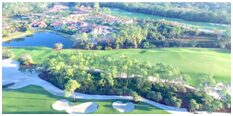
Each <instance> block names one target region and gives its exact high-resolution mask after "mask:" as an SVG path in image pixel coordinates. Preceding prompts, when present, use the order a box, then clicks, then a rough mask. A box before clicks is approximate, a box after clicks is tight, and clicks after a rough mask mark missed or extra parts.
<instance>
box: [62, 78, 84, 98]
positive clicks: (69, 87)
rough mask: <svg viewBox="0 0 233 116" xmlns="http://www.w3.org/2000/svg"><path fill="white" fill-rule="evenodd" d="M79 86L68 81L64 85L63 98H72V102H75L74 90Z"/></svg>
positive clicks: (74, 81) (75, 82)
mask: <svg viewBox="0 0 233 116" xmlns="http://www.w3.org/2000/svg"><path fill="white" fill-rule="evenodd" d="M80 86H81V85H80V84H79V83H78V82H77V81H76V80H72V79H70V80H69V81H68V82H67V83H66V84H65V97H69V96H71V95H72V96H73V100H74V101H75V94H74V92H75V90H76V89H78V88H80Z"/></svg>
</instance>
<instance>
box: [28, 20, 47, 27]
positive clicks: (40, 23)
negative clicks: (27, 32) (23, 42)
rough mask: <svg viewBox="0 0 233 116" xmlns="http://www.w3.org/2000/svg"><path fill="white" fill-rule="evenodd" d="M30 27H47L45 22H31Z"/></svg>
mask: <svg viewBox="0 0 233 116" xmlns="http://www.w3.org/2000/svg"><path fill="white" fill-rule="evenodd" d="M30 25H31V27H40V28H46V27H47V24H46V22H45V21H43V20H39V21H33V22H32V23H31V24H30Z"/></svg>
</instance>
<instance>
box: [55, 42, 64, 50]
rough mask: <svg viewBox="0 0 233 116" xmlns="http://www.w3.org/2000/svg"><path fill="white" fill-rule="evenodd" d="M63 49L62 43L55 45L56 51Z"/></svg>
mask: <svg viewBox="0 0 233 116" xmlns="http://www.w3.org/2000/svg"><path fill="white" fill-rule="evenodd" d="M62 48H63V44H62V43H55V44H54V49H55V50H61V49H62Z"/></svg>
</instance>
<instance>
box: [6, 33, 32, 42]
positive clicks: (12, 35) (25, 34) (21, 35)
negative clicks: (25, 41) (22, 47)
mask: <svg viewBox="0 0 233 116" xmlns="http://www.w3.org/2000/svg"><path fill="white" fill-rule="evenodd" d="M31 34H33V32H32V31H26V32H14V33H11V34H10V35H9V36H8V37H3V38H2V41H3V42H5V41H9V40H12V39H15V38H20V37H23V36H27V35H31Z"/></svg>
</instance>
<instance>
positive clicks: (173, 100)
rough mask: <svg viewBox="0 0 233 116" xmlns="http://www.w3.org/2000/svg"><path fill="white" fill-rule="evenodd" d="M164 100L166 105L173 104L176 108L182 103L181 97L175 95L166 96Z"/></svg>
mask: <svg viewBox="0 0 233 116" xmlns="http://www.w3.org/2000/svg"><path fill="white" fill-rule="evenodd" d="M164 102H165V104H167V105H171V106H175V107H177V108H179V107H181V104H182V101H181V99H179V98H177V97H175V96H172V97H171V98H166V99H165V100H164Z"/></svg>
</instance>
